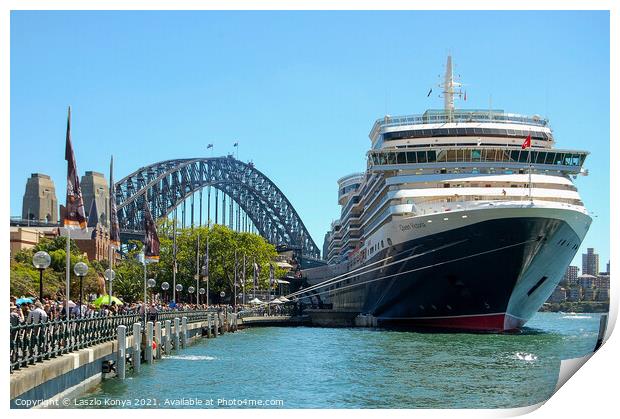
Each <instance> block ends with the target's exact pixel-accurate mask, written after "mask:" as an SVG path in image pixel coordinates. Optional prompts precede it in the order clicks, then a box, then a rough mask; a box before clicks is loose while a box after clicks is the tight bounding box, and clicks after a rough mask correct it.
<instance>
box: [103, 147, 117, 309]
mask: <svg viewBox="0 0 620 419" xmlns="http://www.w3.org/2000/svg"><path fill="white" fill-rule="evenodd" d="M113 170H114V156H111V157H110V186H109V187H108V195H109V198H108V199H109V201H110V202H108V207H109V209H108V238H109V245H108V264H109V265H110V266H108V268H109V269H110V292H109V295H110V304H112V280H111V278H112V266H113V265H112V257H113V256H114V249H113V248H112V234H111V233H112V215H113V214H112V199H115V198H114V197H113V196H112V191H113V189H114V183H113V182H114V181H113V179H112V173H113ZM104 283H105V282H104ZM104 288H105V287H104Z"/></svg>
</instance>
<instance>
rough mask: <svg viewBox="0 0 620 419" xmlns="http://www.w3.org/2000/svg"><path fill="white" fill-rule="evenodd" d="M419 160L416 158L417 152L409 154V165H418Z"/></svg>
mask: <svg viewBox="0 0 620 419" xmlns="http://www.w3.org/2000/svg"><path fill="white" fill-rule="evenodd" d="M417 162H418V159H416V158H415V152H411V151H409V152H407V163H417Z"/></svg>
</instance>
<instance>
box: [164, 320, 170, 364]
mask: <svg viewBox="0 0 620 419" xmlns="http://www.w3.org/2000/svg"><path fill="white" fill-rule="evenodd" d="M165 325H166V336H165V338H166V342H165V346H164V350H165V352H166V355H170V352H171V351H172V325H171V322H170V320H166V323H165Z"/></svg>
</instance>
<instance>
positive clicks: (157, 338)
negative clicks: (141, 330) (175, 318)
mask: <svg viewBox="0 0 620 419" xmlns="http://www.w3.org/2000/svg"><path fill="white" fill-rule="evenodd" d="M155 344H156V345H155V346H156V348H155V359H161V349H162V342H161V322H155Z"/></svg>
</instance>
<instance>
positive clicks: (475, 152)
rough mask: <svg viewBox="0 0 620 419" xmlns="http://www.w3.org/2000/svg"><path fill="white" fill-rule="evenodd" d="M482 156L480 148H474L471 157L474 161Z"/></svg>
mask: <svg viewBox="0 0 620 419" xmlns="http://www.w3.org/2000/svg"><path fill="white" fill-rule="evenodd" d="M481 156H482V152H481V151H480V150H472V151H471V159H472V160H474V161H480V157H481Z"/></svg>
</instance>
